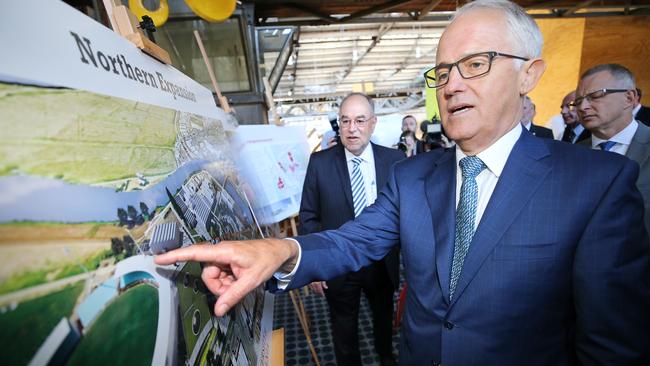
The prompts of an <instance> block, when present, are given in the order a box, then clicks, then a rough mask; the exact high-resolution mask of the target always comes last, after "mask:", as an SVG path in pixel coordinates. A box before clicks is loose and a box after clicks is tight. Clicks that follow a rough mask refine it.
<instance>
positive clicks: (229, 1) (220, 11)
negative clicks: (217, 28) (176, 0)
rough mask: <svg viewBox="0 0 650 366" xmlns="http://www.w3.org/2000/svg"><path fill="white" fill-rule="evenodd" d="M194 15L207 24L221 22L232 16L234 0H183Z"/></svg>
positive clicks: (235, 3)
mask: <svg viewBox="0 0 650 366" xmlns="http://www.w3.org/2000/svg"><path fill="white" fill-rule="evenodd" d="M185 3H186V4H187V6H189V7H190V9H192V11H193V12H195V13H196V15H198V16H200V17H201V18H202V19H204V20H207V21H208V22H222V21H224V20H226V19H228V18H230V16H231V15H232V13H233V12H234V11H235V7H236V6H237V2H236V1H235V0H212V1H206V0H185Z"/></svg>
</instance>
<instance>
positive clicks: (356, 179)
mask: <svg viewBox="0 0 650 366" xmlns="http://www.w3.org/2000/svg"><path fill="white" fill-rule="evenodd" d="M361 161H362V160H361V158H360V157H358V156H357V157H355V158H354V159H352V164H353V165H354V167H353V168H352V178H351V180H350V183H351V185H352V202H353V203H354V217H357V216H359V214H360V213H361V211H363V209H364V208H366V205H367V201H366V185H365V183H364V182H363V174H361Z"/></svg>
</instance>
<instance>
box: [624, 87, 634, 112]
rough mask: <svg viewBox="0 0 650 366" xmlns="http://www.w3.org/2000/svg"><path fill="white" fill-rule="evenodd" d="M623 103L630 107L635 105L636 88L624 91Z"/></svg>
mask: <svg viewBox="0 0 650 366" xmlns="http://www.w3.org/2000/svg"><path fill="white" fill-rule="evenodd" d="M625 103H626V104H627V106H629V107H631V108H634V107H635V106H636V90H634V89H631V90H628V91H627V92H626V93H625ZM627 106H626V107H627Z"/></svg>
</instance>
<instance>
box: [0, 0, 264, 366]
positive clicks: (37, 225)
mask: <svg viewBox="0 0 650 366" xmlns="http://www.w3.org/2000/svg"><path fill="white" fill-rule="evenodd" d="M1 8H2V9H1V10H2V11H0V44H2V45H3V48H5V49H8V50H12V51H11V52H4V53H3V56H2V57H1V58H0V130H1V131H2V135H1V137H0V139H1V140H2V144H0V264H1V265H0V342H1V344H2V345H3V349H5V352H2V353H1V354H0V364H2V365H25V364H32V365H46V364H65V365H78V364H79V365H85V364H93V365H100V364H107V365H122V364H138V365H142V364H151V365H205V364H209V365H265V364H268V362H269V357H270V349H269V346H270V342H269V341H270V335H271V333H270V332H271V326H272V324H271V322H272V299H271V297H270V296H271V295H267V294H265V292H264V291H263V289H261V288H259V289H257V290H256V291H254V292H253V293H252V294H250V295H249V296H248V297H246V299H245V300H244V301H243V302H242V303H241V304H240V305H238V306H236V307H235V308H234V309H233V310H232V311H231V312H229V313H228V314H227V315H226V316H224V317H222V318H216V317H214V316H213V310H212V309H213V305H214V303H215V301H216V299H215V297H214V296H213V295H212V294H211V293H210V292H209V291H208V290H207V289H206V288H205V286H204V284H203V282H202V281H201V278H200V272H201V265H200V264H197V263H178V264H176V265H172V266H165V267H160V266H156V265H155V264H154V263H153V255H154V254H157V253H162V252H165V251H169V250H171V249H174V248H178V247H183V246H189V245H194V244H196V243H199V242H208V243H212V244H213V245H219V241H221V240H225V239H251V238H259V237H261V232H260V228H259V226H258V224H257V221H256V218H255V215H254V214H253V212H252V211H251V207H250V205H249V204H248V200H247V198H246V196H245V195H244V193H243V191H242V187H245V184H243V181H242V180H241V179H240V178H239V176H238V174H237V168H236V166H235V162H234V158H233V152H232V149H231V147H230V144H229V142H228V139H227V135H226V133H227V131H234V129H235V128H236V121H235V120H234V119H233V117H232V116H229V115H227V114H225V113H224V112H223V111H221V110H219V109H218V108H217V107H216V106H215V105H214V100H213V98H212V94H211V93H210V91H209V90H207V89H205V88H204V87H202V86H200V85H199V84H197V83H196V82H194V81H193V80H191V79H189V78H187V77H186V76H184V75H183V74H182V73H180V72H179V71H177V70H175V69H174V68H173V67H170V66H168V65H164V64H161V63H159V62H157V61H155V60H154V59H152V58H150V57H149V56H147V55H145V54H143V53H141V52H140V51H139V50H138V49H136V48H135V47H134V46H133V45H132V44H130V43H129V42H128V41H126V40H124V39H122V38H120V37H119V36H118V35H116V34H114V33H113V32H112V31H110V30H109V29H106V28H105V27H103V26H102V25H100V24H98V23H96V22H95V21H94V20H92V19H90V18H88V17H86V16H85V15H83V14H81V13H79V12H77V11H76V10H74V9H73V8H71V7H69V6H68V5H66V4H64V3H60V2H45V3H44V2H38V1H31V0H30V1H20V2H11V3H9V4H3V5H2V6H1ZM28 19H29V21H30V22H32V23H33V24H38V25H39V26H38V27H33V28H34V29H30V28H27V24H26V20H28ZM36 28H38V29H36ZM18 50H20V51H18Z"/></svg>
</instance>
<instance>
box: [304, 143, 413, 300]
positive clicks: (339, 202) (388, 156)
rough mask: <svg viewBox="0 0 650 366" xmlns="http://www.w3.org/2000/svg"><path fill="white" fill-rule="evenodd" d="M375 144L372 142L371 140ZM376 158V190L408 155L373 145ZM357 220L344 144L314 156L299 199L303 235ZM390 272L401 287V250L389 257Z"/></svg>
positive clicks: (395, 283) (310, 161)
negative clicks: (396, 163) (397, 163)
mask: <svg viewBox="0 0 650 366" xmlns="http://www.w3.org/2000/svg"><path fill="white" fill-rule="evenodd" d="M371 144H372V143H371ZM372 150H373V154H374V158H375V176H376V184H377V193H379V192H380V191H381V189H382V188H383V187H384V186H385V185H386V181H387V179H388V172H389V170H390V167H391V165H392V164H393V163H395V162H397V161H399V160H402V159H404V158H405V156H404V153H403V152H401V151H399V150H395V149H389V148H386V147H383V146H379V145H375V144H372ZM353 219H354V204H353V202H352V188H351V186H350V174H349V173H348V166H347V162H346V159H345V151H344V148H343V145H342V144H337V145H335V146H333V147H331V148H329V149H327V150H323V151H319V152H316V153H314V154H312V155H311V157H310V158H309V165H308V166H307V174H306V176H305V183H304V186H303V189H302V200H301V202H300V227H299V229H298V232H299V233H300V234H301V235H304V234H310V233H316V232H319V231H323V230H329V229H337V228H339V227H340V226H341V225H343V224H344V223H346V222H347V221H349V220H353ZM385 262H386V266H387V269H388V275H389V276H390V278H391V281H392V282H393V285H394V286H395V288H398V287H399V250H398V249H397V248H396V249H394V250H392V251H391V252H390V253H389V255H387V256H386V260H385Z"/></svg>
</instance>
